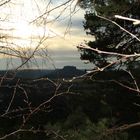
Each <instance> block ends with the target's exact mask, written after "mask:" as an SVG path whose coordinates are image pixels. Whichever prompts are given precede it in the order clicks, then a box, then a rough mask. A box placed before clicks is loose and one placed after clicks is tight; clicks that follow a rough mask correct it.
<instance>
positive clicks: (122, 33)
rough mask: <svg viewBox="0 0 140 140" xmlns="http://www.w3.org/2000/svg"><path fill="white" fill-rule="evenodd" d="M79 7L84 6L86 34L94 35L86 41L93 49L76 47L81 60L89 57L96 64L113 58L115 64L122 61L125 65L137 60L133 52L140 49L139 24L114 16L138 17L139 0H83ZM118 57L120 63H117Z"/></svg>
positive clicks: (101, 64)
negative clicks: (92, 38)
mask: <svg viewBox="0 0 140 140" xmlns="http://www.w3.org/2000/svg"><path fill="white" fill-rule="evenodd" d="M80 6H81V7H83V8H85V9H87V10H86V14H85V22H84V29H85V31H86V33H87V34H88V35H92V36H94V37H95V40H94V41H89V42H85V45H87V46H88V47H90V48H92V49H89V48H82V47H79V48H80V51H81V59H82V60H89V61H90V62H92V63H94V65H95V66H97V67H104V66H106V65H108V64H110V62H113V61H114V62H113V63H114V64H116V65H117V66H118V65H119V66H120V64H121V66H122V65H123V66H124V65H125V66H126V67H127V68H128V67H129V66H130V64H131V63H133V62H134V61H138V60H139V59H138V58H139V56H138V55H135V54H138V53H139V52H140V47H139V45H140V44H139V43H140V40H139V36H140V24H137V25H135V24H133V22H132V21H130V20H122V19H118V18H115V15H120V16H123V17H127V18H131V19H140V10H139V9H140V2H139V1H138V0H125V1H124V0H120V1H116V0H99V1H90V0H83V1H81V3H80ZM128 55H129V57H128ZM130 55H132V57H131V56H130ZM124 58H125V59H124ZM123 59H124V60H123ZM118 60H120V62H121V63H119V64H118V63H116V62H117V61H118ZM128 64H129V65H128ZM116 65H115V66H116ZM111 66H112V65H111ZM113 66H114V65H113Z"/></svg>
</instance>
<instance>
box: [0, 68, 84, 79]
mask: <svg viewBox="0 0 140 140" xmlns="http://www.w3.org/2000/svg"><path fill="white" fill-rule="evenodd" d="M85 72H86V71H85V70H80V69H77V68H76V67H75V66H64V67H63V69H55V70H44V69H43V70H39V69H24V70H18V71H17V72H16V73H15V72H14V71H12V70H9V71H6V70H1V71H0V77H2V76H4V75H5V76H6V77H16V78H23V79H36V78H41V77H48V78H50V79H56V78H72V77H75V76H80V75H82V74H85Z"/></svg>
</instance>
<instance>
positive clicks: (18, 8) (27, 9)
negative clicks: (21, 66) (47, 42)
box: [0, 0, 56, 47]
mask: <svg viewBox="0 0 140 140" xmlns="http://www.w3.org/2000/svg"><path fill="white" fill-rule="evenodd" d="M43 2H44V1H43V0H38V1H37V2H36V1H35V0H17V1H16V2H15V3H14V4H13V3H8V4H7V5H5V7H2V8H1V7H0V10H1V11H2V13H3V15H2V16H3V17H2V18H3V19H6V21H5V20H4V21H3V22H1V21H0V28H3V29H5V31H3V34H6V35H8V36H9V37H11V41H12V42H13V43H15V44H17V45H18V46H21V47H22V46H24V47H25V46H26V45H27V46H30V47H31V45H33V44H34V43H31V42H37V41H38V42H39V41H40V39H41V38H43V37H48V38H49V37H54V36H56V35H55V34H54V33H53V32H51V31H50V29H49V28H48V26H47V25H46V24H45V22H46V21H45V19H44V23H42V24H40V23H37V22H34V23H31V22H32V21H33V20H35V19H36V18H37V17H38V16H39V15H40V13H43V12H44V11H43V9H45V7H43V6H44V5H45V4H43ZM41 10H42V11H41Z"/></svg>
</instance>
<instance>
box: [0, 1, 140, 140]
mask: <svg viewBox="0 0 140 140" xmlns="http://www.w3.org/2000/svg"><path fill="white" fill-rule="evenodd" d="M40 2H41V1H40ZM44 2H45V4H46V5H45V4H44V6H45V8H44V9H45V10H44V11H42V7H39V3H37V2H36V5H37V7H38V9H39V14H38V15H35V13H33V15H34V17H33V19H30V20H29V21H30V24H29V25H30V26H31V27H32V28H30V27H28V26H27V24H26V26H25V25H24V24H25V23H24V22H22V21H21V19H20V20H19V21H18V22H19V25H20V26H19V25H17V23H16V24H15V23H14V26H13V25H11V23H12V22H13V21H12V22H11V23H10V20H11V19H13V17H14V16H15V15H12V12H10V15H8V14H7V13H8V10H7V11H6V12H5V13H4V12H2V13H1V14H0V15H1V17H0V23H1V25H0V55H1V59H3V58H6V59H7V61H6V62H5V63H6V66H7V69H5V70H3V69H1V70H0V140H139V137H140V133H139V132H140V62H139V60H140V58H139V57H140V10H139V9H140V1H139V0H120V1H117V0H98V1H97V0H62V1H61V2H60V3H59V2H58V5H56V6H54V7H53V6H52V5H53V3H55V1H53V0H49V1H47V0H44ZM56 3H57V2H56ZM17 4H19V1H18V0H17V1H16V2H15V1H13V0H8V1H7V0H0V9H1V10H2V11H3V9H7V7H8V9H9V7H10V6H11V7H12V6H13V5H17ZM28 4H29V3H28ZM28 4H27V5H28ZM22 6H23V5H22ZM28 8H29V7H28ZM79 9H82V10H83V11H84V15H83V16H84V21H83V23H82V24H83V29H84V32H85V33H86V36H90V37H93V38H94V39H93V40H83V42H81V43H80V44H78V43H77V45H75V48H76V49H77V51H78V53H79V54H80V59H81V61H82V62H85V63H90V64H92V68H91V69H84V68H83V69H79V68H76V66H69V65H67V66H64V67H63V68H61V69H60V68H59V69H58V68H55V66H54V64H52V65H53V66H54V68H55V69H54V70H51V69H47V68H45V69H43V70H40V69H32V68H30V65H31V64H32V65H33V64H35V65H36V66H37V67H38V64H37V59H41V58H42V60H43V62H44V60H46V62H49V61H51V62H52V63H53V61H52V60H51V58H50V57H51V56H49V55H48V53H49V52H48V51H47V49H48V48H47V47H46V41H48V40H49V39H53V38H54V37H56V35H57V36H59V35H58V33H56V34H55V32H52V30H51V31H48V30H47V29H46V25H48V24H49V25H50V24H52V25H53V24H55V22H57V21H59V20H62V21H63V19H61V17H63V16H64V15H63V14H65V12H66V13H67V14H68V16H67V15H66V17H68V23H66V24H67V25H66V30H65V33H64V36H65V35H67V32H70V30H71V28H72V27H71V22H72V21H71V20H72V17H73V15H74V14H76V12H77V11H78V10H79ZM26 10H27V9H26ZM26 10H25V11H26ZM32 10H33V9H32ZM18 11H19V9H18ZM58 11H59V12H58ZM68 11H69V12H68ZM32 12H33V11H32ZM25 13H26V12H25ZM54 13H55V14H56V13H57V14H58V15H56V17H55V18H54V19H52V18H50V17H49V16H50V15H51V14H54ZM10 18H11V19H10ZM25 18H27V17H26V16H25ZM49 18H50V19H49ZM45 19H47V20H45ZM14 20H15V19H14ZM16 22H17V21H16ZM22 24H23V25H22ZM21 25H22V26H21ZM11 26H12V27H11ZM41 27H43V32H42V28H41ZM14 28H15V29H14ZM21 28H23V29H22V30H21ZM77 28H78V27H77ZM30 29H33V30H34V34H33V33H31V32H29V31H30ZM26 30H27V31H28V32H27V31H26ZM46 30H47V35H46V32H45V31H46ZM12 31H13V33H11V32H12ZM15 31H16V32H15ZM17 31H18V32H17ZM21 31H22V32H21ZM38 32H39V34H38ZM54 34H55V35H54ZM30 35H31V36H30ZM76 36H78V34H76ZM61 38H62V37H61ZM29 39H30V41H29ZM17 40H18V41H17ZM19 40H20V41H19ZM28 41H29V42H28ZM77 42H78V41H77ZM29 44H30V47H28V48H26V47H25V46H26V45H29ZM32 45H33V46H34V47H31V46H32ZM64 45H65V46H66V45H67V44H64ZM62 49H63V48H62ZM15 58H17V59H19V60H20V62H21V63H17V64H19V65H18V66H17V65H16V66H14V59H15ZM48 59H49V61H47V60H48ZM85 65H86V64H85ZM1 67H2V66H1ZM11 67H12V68H11Z"/></svg>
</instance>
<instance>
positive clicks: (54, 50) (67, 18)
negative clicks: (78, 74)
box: [0, 0, 94, 69]
mask: <svg viewBox="0 0 140 140" xmlns="http://www.w3.org/2000/svg"><path fill="white" fill-rule="evenodd" d="M66 1H67V0H61V1H58V0H52V1H51V4H50V5H49V6H47V5H48V1H47V0H40V1H37V3H35V1H34V0H30V1H28V0H17V1H16V2H17V3H16V4H17V5H14V8H13V7H12V6H11V9H10V8H9V6H4V7H1V9H0V10H1V11H3V12H2V13H4V14H9V15H10V14H11V13H12V14H11V15H10V16H9V19H10V20H11V21H10V25H9V22H8V24H7V23H5V24H1V25H0V26H1V28H5V26H7V28H10V27H12V26H14V27H15V28H17V29H16V30H19V31H16V32H15V34H13V35H17V36H20V35H21V36H28V34H31V33H30V32H29V31H30V28H29V29H28V30H25V28H26V29H27V28H28V27H27V26H26V25H24V24H25V22H23V21H24V20H27V21H29V22H30V21H32V20H34V19H35V18H36V17H38V16H39V15H40V13H43V12H45V11H46V7H47V11H49V10H50V9H52V8H54V7H56V6H58V5H60V4H62V3H64V2H66ZM18 2H19V3H20V4H18ZM75 3H76V1H75V2H74V3H73V6H74V5H75ZM66 6H68V5H64V6H62V7H61V8H59V9H56V10H53V11H52V12H50V13H49V14H47V15H46V17H44V18H46V19H47V20H46V21H51V20H53V19H55V18H56V17H58V16H59V18H57V20H54V21H53V22H51V23H48V24H47V25H46V27H45V29H46V30H47V35H48V34H49V35H50V36H54V37H53V38H51V39H47V40H46V42H45V43H46V46H47V50H48V55H49V57H50V58H51V59H50V60H48V61H47V63H48V64H47V67H49V68H51V67H53V66H49V65H51V63H53V64H54V65H55V66H56V68H62V67H63V66H65V65H74V66H77V67H78V68H82V69H87V68H92V65H91V64H89V65H88V64H84V62H82V61H81V60H80V52H78V50H77V48H76V46H77V45H78V44H80V43H81V42H84V40H94V38H93V37H91V36H87V35H86V33H85V31H84V28H83V21H84V13H85V11H84V10H82V9H80V8H79V7H76V9H75V13H74V14H72V15H71V12H73V9H74V7H73V6H71V7H70V6H68V7H67V8H65V7H66ZM60 13H61V15H60ZM4 14H1V16H5V15H4ZM15 17H16V20H15ZM13 21H16V22H15V23H13ZM11 22H12V24H13V25H11ZM22 24H23V25H22ZM19 25H20V26H19ZM40 27H41V26H40ZM32 29H34V36H35V35H36V32H42V30H41V29H40V28H39V29H35V28H34V27H32V28H31V30H32ZM43 29H44V28H43ZM35 30H36V31H35ZM48 30H49V31H48ZM16 43H17V44H18V45H19V43H20V45H23V46H24V44H25V45H26V44H27V43H28V42H27V41H23V40H22V41H17V42H16ZM21 43H22V44H21ZM23 43H24V44H23ZM5 62H6V59H5V58H1V59H0V65H1V66H2V67H1V69H2V68H5V67H7V64H5ZM18 62H19V60H17V59H13V63H14V66H15V67H16V65H19V64H18ZM19 63H20V62H19ZM41 64H42V62H41V61H40V60H39V59H38V65H41ZM10 67H11V66H10ZM32 67H34V66H32ZM43 68H45V66H44V67H43Z"/></svg>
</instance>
